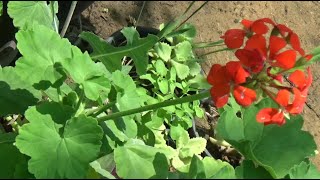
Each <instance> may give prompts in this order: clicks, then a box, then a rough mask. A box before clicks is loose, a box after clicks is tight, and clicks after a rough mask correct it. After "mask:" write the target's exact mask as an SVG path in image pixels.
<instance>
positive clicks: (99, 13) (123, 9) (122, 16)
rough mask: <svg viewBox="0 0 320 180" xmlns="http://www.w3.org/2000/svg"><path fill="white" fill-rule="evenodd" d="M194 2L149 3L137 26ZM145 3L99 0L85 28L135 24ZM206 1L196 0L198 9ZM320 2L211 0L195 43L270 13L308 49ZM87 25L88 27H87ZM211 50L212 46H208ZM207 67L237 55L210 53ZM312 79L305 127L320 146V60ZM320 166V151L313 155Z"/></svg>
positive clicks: (317, 41)
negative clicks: (231, 0)
mask: <svg viewBox="0 0 320 180" xmlns="http://www.w3.org/2000/svg"><path fill="white" fill-rule="evenodd" d="M189 3H190V2H187V1H184V2H180V1H179V2H178V1H176V2H175V1H170V2H166V1H161V2H160V1H151V2H146V4H145V8H144V10H143V11H142V14H141V17H140V20H139V21H138V25H140V26H149V27H154V28H157V27H158V26H159V25H160V24H161V23H163V22H167V21H169V20H171V19H172V18H174V17H177V16H178V15H180V14H181V13H183V12H184V11H185V9H186V8H187V7H188V5H189ZM142 4H143V2H142V1H140V2H137V1H135V2H134V1H96V2H94V3H93V4H92V5H91V6H90V7H89V8H88V9H87V10H85V11H84V12H83V13H82V15H83V18H82V19H83V22H87V23H84V24H85V26H84V27H83V28H84V30H86V29H87V30H92V31H94V32H95V33H96V34H98V35H100V36H101V37H103V38H107V37H108V36H109V35H111V34H112V33H113V32H115V31H117V30H118V29H121V28H122V27H124V26H127V25H128V23H132V22H133V21H132V19H137V18H138V16H139V12H140V9H141V7H142ZM201 4H202V2H196V3H195V6H196V7H199V6H200V5H201ZM319 7H320V3H319V2H279V1H278V2H271V1H269V2H222V1H217V2H209V3H208V4H207V5H206V6H205V7H204V8H203V9H202V10H200V11H199V12H198V13H197V14H196V15H195V16H194V17H192V18H191V19H190V20H189V21H188V22H190V23H192V24H194V25H195V26H196V28H197V30H198V35H197V41H216V40H219V37H220V36H221V35H222V33H223V32H225V31H226V30H227V29H230V28H240V27H241V26H240V24H239V23H237V22H238V21H239V20H241V19H243V18H245V19H250V20H255V19H258V18H263V17H270V18H272V19H273V20H275V21H276V22H278V23H281V24H285V25H287V26H289V27H290V28H291V29H293V30H294V31H295V32H296V33H297V34H298V35H299V36H300V39H301V43H302V47H304V49H305V50H306V51H309V50H312V49H313V48H314V47H316V46H319V45H320V31H319V27H320V20H319V19H320V14H319V13H318V10H319ZM88 24H89V25H90V24H91V25H90V26H88ZM207 51H210V50H207ZM206 58H207V61H206V63H204V64H203V69H204V70H205V72H208V70H209V68H210V67H211V65H212V64H214V63H221V64H225V63H226V62H228V61H229V60H235V59H236V58H235V57H234V56H233V55H232V54H231V53H230V54H226V53H225V52H223V53H220V54H219V53H218V54H214V55H210V56H207V57H206ZM312 72H313V78H314V83H313V85H312V87H311V89H310V91H309V97H308V101H307V105H306V106H305V109H304V114H303V116H304V119H305V123H304V129H305V130H308V131H310V132H311V134H312V135H313V136H314V137H315V140H316V142H317V144H318V146H319V147H320V106H319V105H320V90H319V86H320V80H319V77H320V64H315V65H313V66H312ZM313 161H314V163H315V164H316V165H317V167H318V169H320V154H319V155H317V156H316V158H314V159H313Z"/></svg>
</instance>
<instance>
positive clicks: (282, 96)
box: [275, 89, 290, 107]
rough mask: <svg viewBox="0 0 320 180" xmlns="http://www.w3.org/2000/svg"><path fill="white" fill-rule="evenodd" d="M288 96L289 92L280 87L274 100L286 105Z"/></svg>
mask: <svg viewBox="0 0 320 180" xmlns="http://www.w3.org/2000/svg"><path fill="white" fill-rule="evenodd" d="M289 98H290V92H289V91H288V90H286V89H281V90H279V92H278V94H277V96H276V98H275V100H276V102H277V103H278V104H279V105H281V106H283V107H286V106H287V105H288V104H289Z"/></svg>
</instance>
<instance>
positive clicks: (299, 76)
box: [288, 67, 312, 96]
mask: <svg viewBox="0 0 320 180" xmlns="http://www.w3.org/2000/svg"><path fill="white" fill-rule="evenodd" d="M307 71H308V77H305V74H304V73H303V71H301V70H296V71H294V72H293V73H292V74H290V76H289V78H288V79H289V81H291V82H292V83H293V84H294V85H295V86H296V87H297V88H298V89H299V90H300V91H301V92H302V95H303V96H307V93H308V89H309V87H310V86H311V83H312V74H311V70H310V68H309V67H308V68H307Z"/></svg>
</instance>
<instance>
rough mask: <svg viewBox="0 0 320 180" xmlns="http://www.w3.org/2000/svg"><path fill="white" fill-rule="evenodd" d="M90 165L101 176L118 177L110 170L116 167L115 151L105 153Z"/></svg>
mask: <svg viewBox="0 0 320 180" xmlns="http://www.w3.org/2000/svg"><path fill="white" fill-rule="evenodd" d="M90 166H91V167H92V168H93V169H94V170H95V171H96V172H97V173H99V174H100V175H101V176H103V177H106V178H108V179H116V178H115V177H114V176H113V175H112V174H111V173H110V172H112V170H113V169H114V168H115V162H114V157H113V153H111V154H108V155H105V156H103V157H101V158H99V159H97V160H95V161H93V162H91V163H90Z"/></svg>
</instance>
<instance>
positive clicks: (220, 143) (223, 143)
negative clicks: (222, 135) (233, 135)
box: [209, 137, 231, 147]
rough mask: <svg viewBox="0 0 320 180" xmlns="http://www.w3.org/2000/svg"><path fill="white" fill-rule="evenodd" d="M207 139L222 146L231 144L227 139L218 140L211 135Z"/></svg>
mask: <svg viewBox="0 0 320 180" xmlns="http://www.w3.org/2000/svg"><path fill="white" fill-rule="evenodd" d="M209 140H210V142H211V143H212V144H216V145H219V146H224V147H231V145H230V144H229V143H228V142H227V141H219V140H216V139H215V138H213V137H209Z"/></svg>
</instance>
